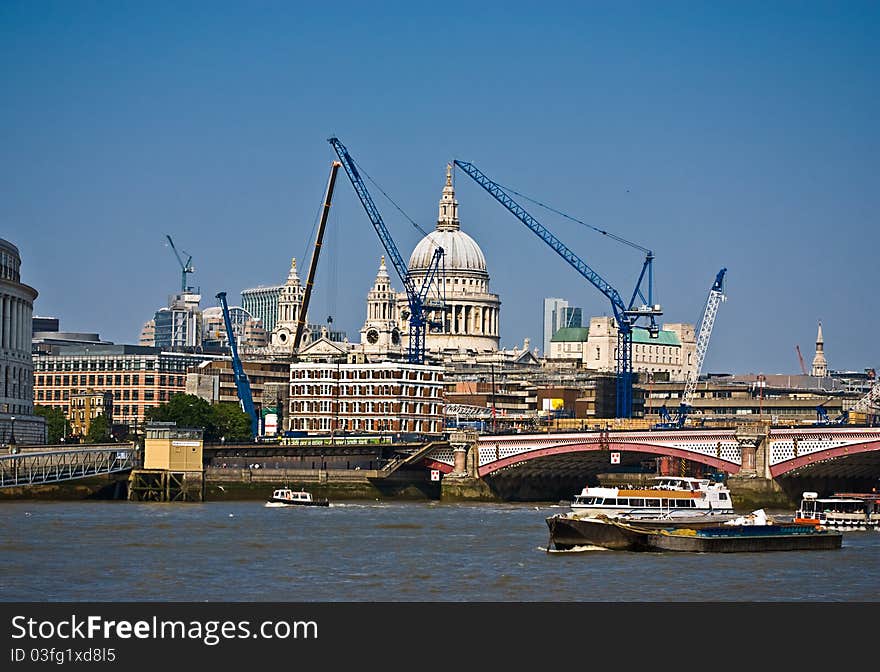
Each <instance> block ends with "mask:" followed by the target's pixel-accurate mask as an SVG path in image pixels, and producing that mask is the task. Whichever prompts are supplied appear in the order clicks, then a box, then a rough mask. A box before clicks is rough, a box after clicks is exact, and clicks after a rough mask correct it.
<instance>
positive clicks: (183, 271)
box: [165, 235, 196, 292]
mask: <svg viewBox="0 0 880 672" xmlns="http://www.w3.org/2000/svg"><path fill="white" fill-rule="evenodd" d="M165 237H166V238H167V239H168V242H169V243H170V244H171V250H172V251H173V252H174V256H175V257H177V263H179V264H180V291H181V292H185V291H186V290H187V284H186V276H187V274H188V273H195V270H196V269H195V268H193V266H192V259H193V258H192V255H191V254H189V255H188V259H187V260H186V261H184V260H183V258H182V257H181V256H180V253H179V252H178V251H177V248H176V247H175V246H174V241H173V240H171V236H168V235H166V236H165ZM183 253H184V254H187V252H185V251H184V252H183Z"/></svg>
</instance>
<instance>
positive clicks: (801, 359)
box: [794, 345, 810, 376]
mask: <svg viewBox="0 0 880 672" xmlns="http://www.w3.org/2000/svg"><path fill="white" fill-rule="evenodd" d="M794 349H795V351H797V356H798V362H799V363H800V365H801V373H803V374H804V375H805V376H808V375H810V374H809V373H807V365H806V364H804V356H803V355H802V354H801V346H800V345H796V346H794Z"/></svg>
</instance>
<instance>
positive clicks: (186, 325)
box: [153, 291, 202, 350]
mask: <svg viewBox="0 0 880 672" xmlns="http://www.w3.org/2000/svg"><path fill="white" fill-rule="evenodd" d="M201 300H202V295H201V294H195V293H192V292H189V291H187V292H181V293H178V294H172V295H171V296H170V297H169V299H168V307H167V308H160V309H159V310H158V311H156V315H155V316H154V317H153V320H154V323H155V334H156V335H155V347H157V348H162V349H163V350H184V349H187V348H197V347H201V344H202V312H201V310H200V309H199V303H200V302H201Z"/></svg>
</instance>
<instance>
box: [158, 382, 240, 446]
mask: <svg viewBox="0 0 880 672" xmlns="http://www.w3.org/2000/svg"><path fill="white" fill-rule="evenodd" d="M146 417H147V421H150V420H153V421H156V422H176V423H177V426H178V427H191V428H194V429H203V430H204V431H205V435H204V436H205V441H206V442H211V443H213V442H215V441H219V440H220V437H221V436H222V437H225V439H226V441H250V440H251V438H252V437H251V417H250V416H249V415H248V414H247V413H245V412H244V411H243V410H241V406H239V405H238V404H236V403H233V402H223V403H221V404H217V405H215V406H212V405H211V404H209V403H208V402H207V401H205V400H204V399H202V398H201V397H197V396H195V395H193V394H182V393H180V394H175V395H174V396H172V397H171V399H169V400H168V402H167V403H164V404H161V405H160V406H154V407H152V408H148V409H147V413H146Z"/></svg>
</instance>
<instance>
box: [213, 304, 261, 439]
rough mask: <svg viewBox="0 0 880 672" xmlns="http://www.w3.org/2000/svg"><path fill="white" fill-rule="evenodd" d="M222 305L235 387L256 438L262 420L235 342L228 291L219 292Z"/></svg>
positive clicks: (252, 433) (252, 434)
mask: <svg viewBox="0 0 880 672" xmlns="http://www.w3.org/2000/svg"><path fill="white" fill-rule="evenodd" d="M217 298H218V299H220V306H221V307H222V308H223V321H224V322H225V324H226V338H227V340H228V341H229V349H230V350H231V351H232V375H233V378H234V379H235V389H236V390H237V391H238V400H239V401H240V402H241V408H242V410H244V412H245V413H247V414H248V415H249V416H250V417H251V436H252V437H254V438H256V437H257V436H259V434H260V420H259V418H258V417H257V411H256V409H255V408H254V398H253V395H252V394H251V383H250V381H249V380H248V377H247V374H246V373H245V372H244V367H243V366H242V365H241V360H240V359H239V358H238V346H237V345H236V343H235V334H234V333H233V331H232V318H230V317H229V306H228V305H226V292H218V294H217Z"/></svg>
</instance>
